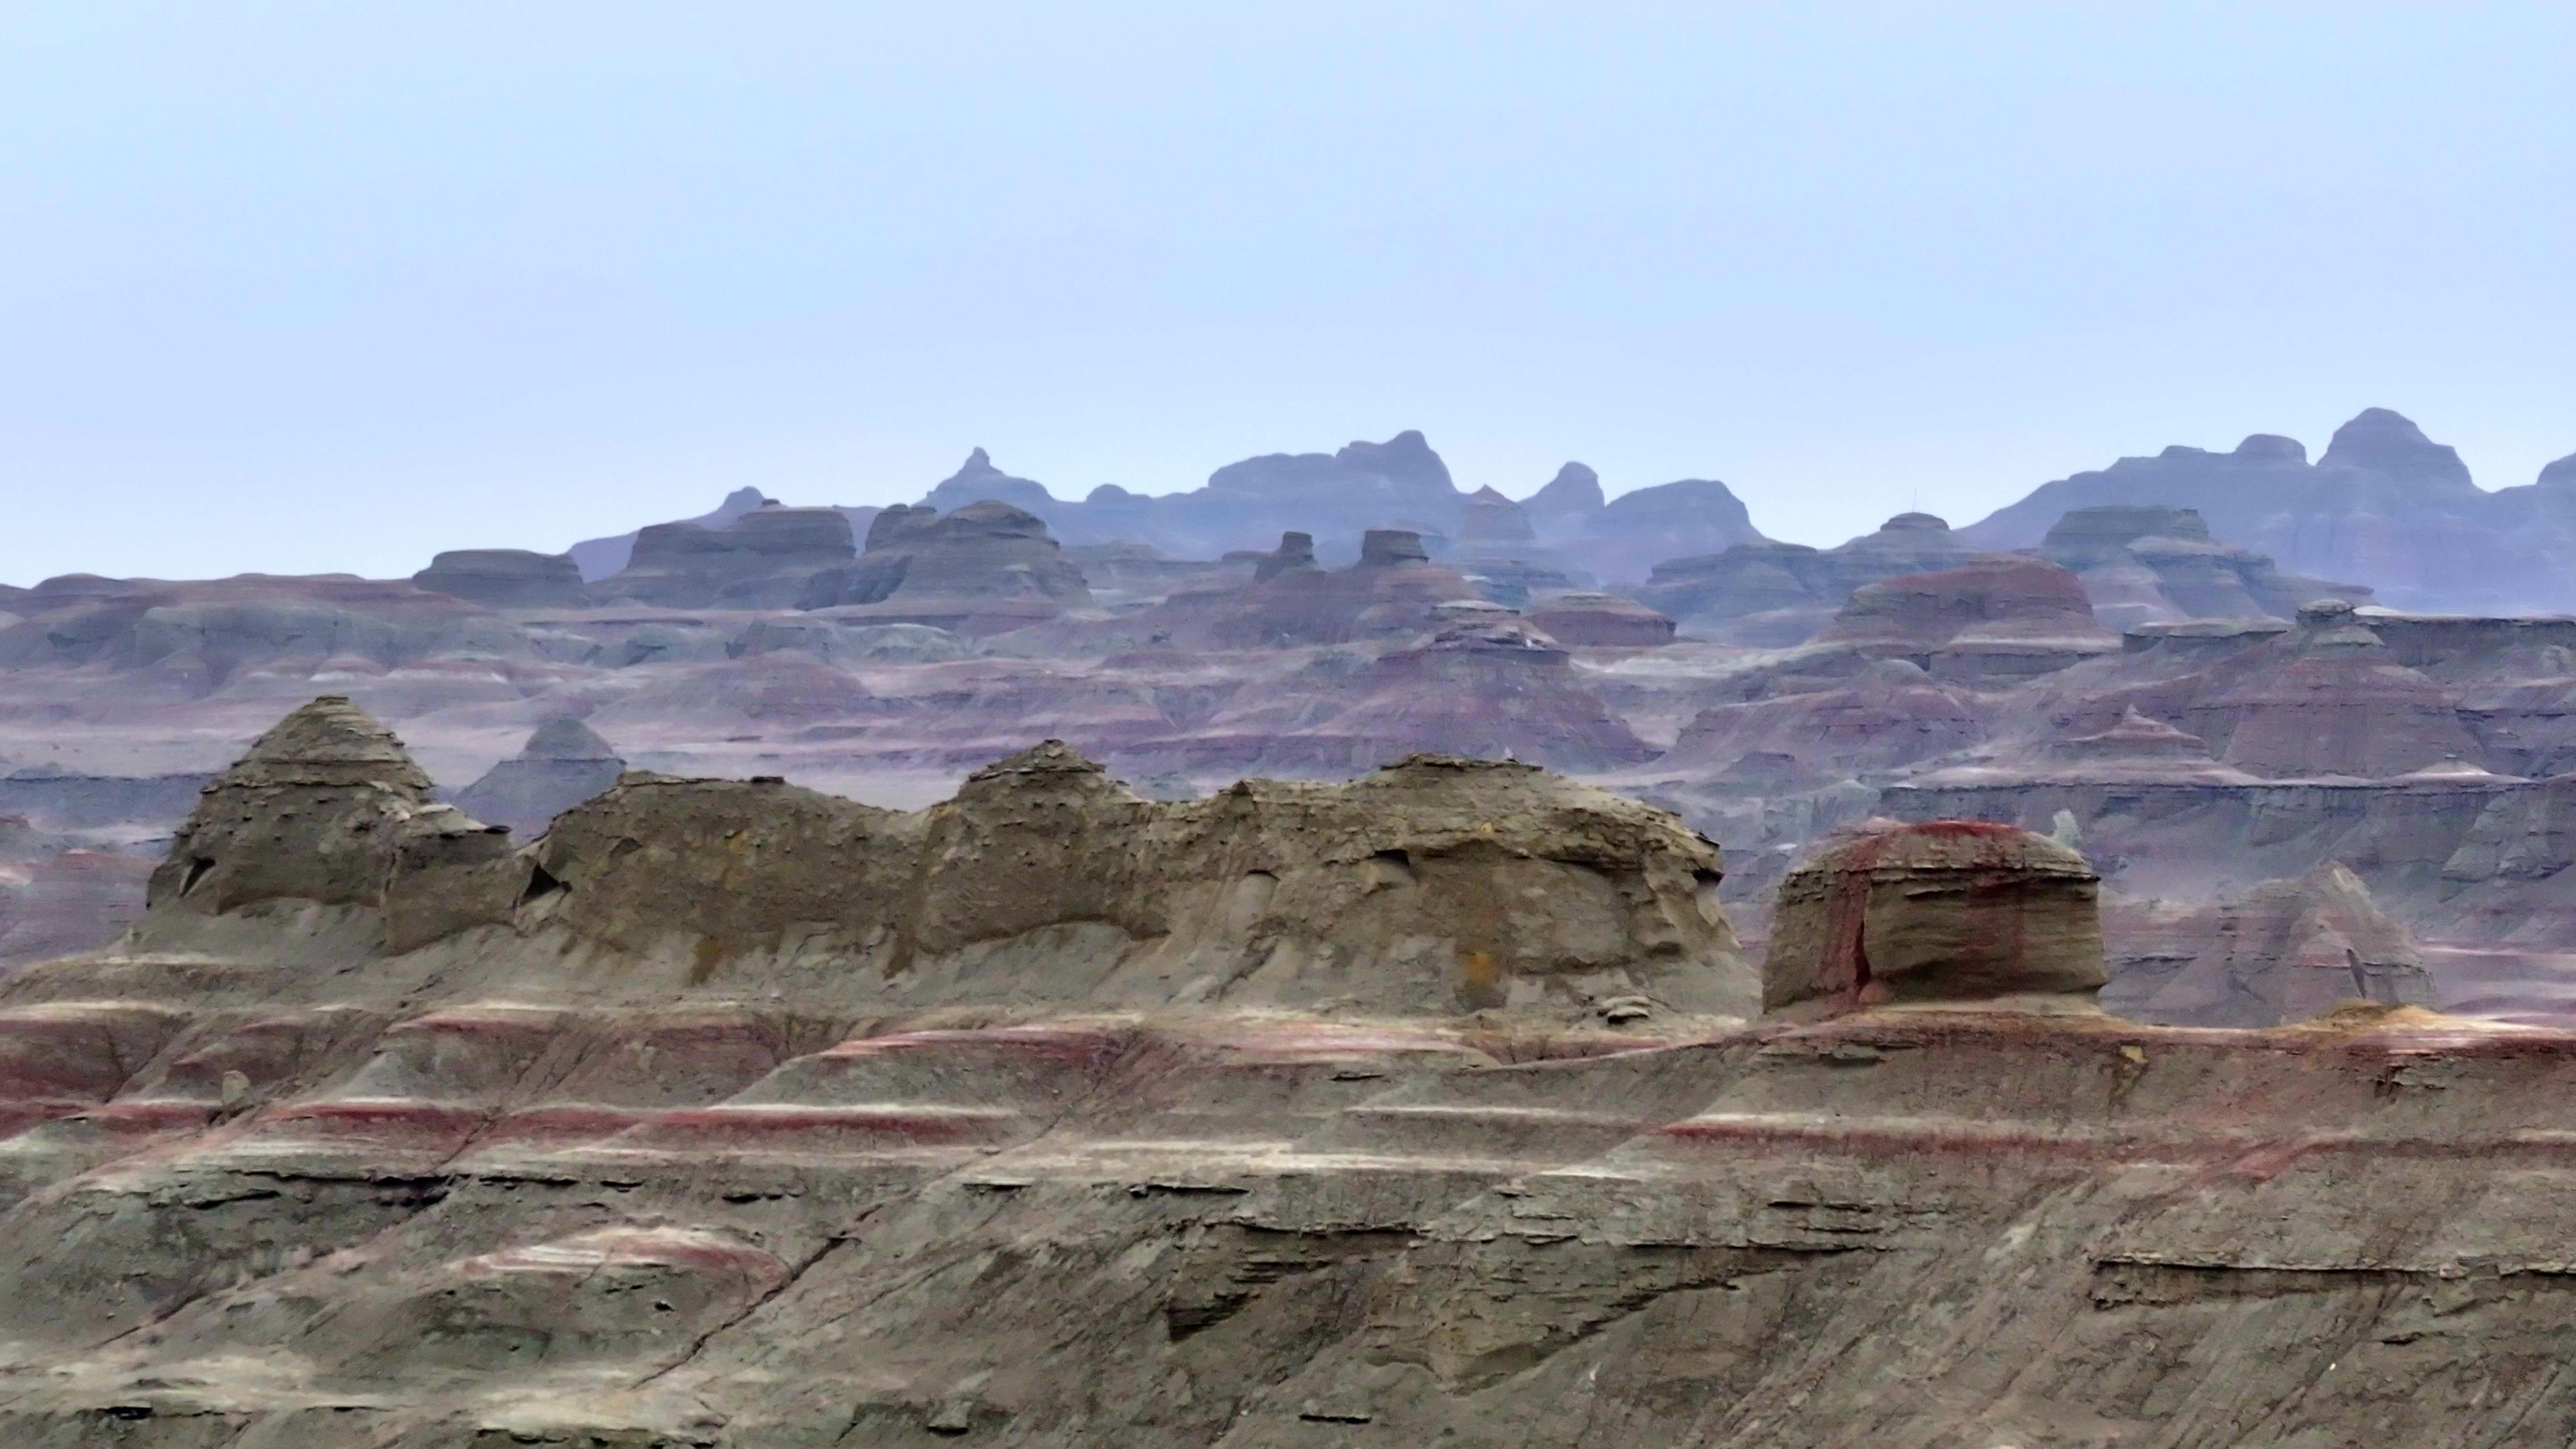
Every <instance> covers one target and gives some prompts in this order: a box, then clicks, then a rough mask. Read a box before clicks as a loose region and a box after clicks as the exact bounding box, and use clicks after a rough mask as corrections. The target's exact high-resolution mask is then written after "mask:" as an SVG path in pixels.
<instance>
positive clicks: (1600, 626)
mask: <svg viewBox="0 0 2576 1449" xmlns="http://www.w3.org/2000/svg"><path fill="white" fill-rule="evenodd" d="M1529 619H1530V622H1531V623H1532V624H1534V625H1536V626H1538V627H1539V628H1540V629H1542V630H1545V631H1546V632H1547V633H1548V634H1550V635H1552V636H1554V637H1555V639H1556V641H1557V642H1558V643H1560V644H1569V645H1572V646H1574V647H1576V648H1579V649H1580V648H1601V649H1652V648H1654V647H1655V646H1657V645H1659V644H1669V643H1671V642H1672V639H1673V630H1674V625H1673V621H1672V620H1671V619H1670V618H1668V617H1666V616H1665V615H1663V614H1659V613H1657V612H1655V611H1654V610H1652V609H1649V608H1647V607H1646V606H1645V605H1643V604H1640V603H1638V602H1637V601H1636V600H1634V599H1624V598H1621V597H1620V596H1618V595H1617V594H1602V593H1590V592H1580V591H1578V592H1575V593H1566V594H1558V595H1557V596H1555V597H1554V598H1551V599H1547V600H1545V601H1543V602H1541V603H1540V604H1539V605H1538V606H1537V607H1536V608H1534V609H1532V610H1530V615H1529Z"/></svg>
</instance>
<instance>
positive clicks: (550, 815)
mask: <svg viewBox="0 0 2576 1449" xmlns="http://www.w3.org/2000/svg"><path fill="white" fill-rule="evenodd" d="M625 772H626V762H625V761H624V760H623V759H621V758H619V757H618V754H617V751H616V750H615V749H614V748H613V747H611V746H610V744H609V743H608V741H606V740H604V739H601V738H600V737H599V732H598V731H596V730H594V729H592V728H591V727H590V726H588V725H586V724H583V723H582V722H581V721H579V720H577V719H555V720H548V721H547V722H546V723H544V724H542V725H539V726H538V727H537V731H536V733H535V734H532V735H530V736H528V743H527V746H526V747H525V748H523V749H521V750H520V751H519V753H517V754H516V755H513V756H511V757H510V758H509V759H506V760H503V761H501V762H500V763H498V764H496V765H494V766H493V767H492V768H491V769H489V770H487V771H485V772H484V773H483V775H482V777H481V778H480V779H477V780H476V781H475V782H474V783H473V784H471V785H468V786H466V787H465V789H464V790H462V791H461V792H459V793H458V794H457V797H456V808H457V809H459V810H462V811H464V812H465V813H466V814H468V815H471V816H473V817H474V818H475V819H477V820H485V821H489V822H491V823H492V824H494V825H498V826H501V827H503V828H505V829H507V830H508V831H509V832H510V833H511V834H513V835H518V836H535V835H539V834H542V833H543V832H544V831H545V828H546V823H547V822H548V821H550V820H553V819H554V818H555V817H556V816H557V815H560V814H562V813H563V812H564V811H566V810H569V809H571V808H572V807H573V806H575V805H578V804H580V803H581V802H582V801H584V800H587V799H589V798H590V797H591V796H593V795H596V794H598V793H599V792H600V791H602V790H605V789H607V788H608V787H609V786H611V785H614V784H616V783H617V779H618V777H619V776H620V775H622V774H624V773H625Z"/></svg>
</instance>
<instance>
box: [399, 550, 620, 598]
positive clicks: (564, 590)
mask: <svg viewBox="0 0 2576 1449" xmlns="http://www.w3.org/2000/svg"><path fill="white" fill-rule="evenodd" d="M411 581H412V582H413V583H414V584H417V585H418V586H420V587H421V588H424V589H427V590H429V591H430V592H432V593H438V594H453V595H455V596H456V597H458V598H460V599H470V600H472V601H473V602H475V603H478V604H483V605H487V606H489V607H491V608H495V609H551V608H569V607H572V606H573V605H576V604H579V603H581V602H582V601H583V599H584V597H585V596H584V594H583V592H582V578H581V569H580V568H579V567H578V566H576V565H575V564H574V563H573V561H572V558H571V556H570V555H567V554H559V553H532V552H530V551H529V550H527V549H522V548H461V549H451V550H449V551H447V552H445V553H442V554H440V555H438V556H437V557H436V558H433V559H431V560H430V561H429V567H427V568H425V569H422V570H421V571H420V572H419V573H416V574H413V575H412V576H411Z"/></svg>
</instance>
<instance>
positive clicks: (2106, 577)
mask: <svg viewBox="0 0 2576 1449" xmlns="http://www.w3.org/2000/svg"><path fill="white" fill-rule="evenodd" d="M2034 552H2036V553H2037V554H2038V555H2039V556H2040V557H2041V558H2044V559H2046V560H2048V561H2049V562H2050V563H2053V564H2057V565H2059V566H2061V567H2063V568H2067V569H2071V570H2073V571H2074V572H2075V576H2076V577H2077V578H2079V579H2082V580H2083V581H2084V592H2085V593H2086V594H2087V595H2088V596H2090V597H2091V599H2092V601H2093V614H2094V617H2095V618H2096V619H2097V620H2099V621H2100V622H2101V623H2102V624H2104V625H2105V626H2107V627H2109V628H2112V629H2116V630H2121V631H2126V630H2129V629H2132V628H2135V627H2137V626H2138V625H2141V624H2150V623H2163V622H2168V621H2172V620H2178V619H2255V618H2274V619H2288V618H2290V617H2292V616H2294V615H2295V614H2297V612H2298V610H2299V606H2300V605H2302V604H2305V603H2308V602H2310V601H2312V600H2318V599H2343V600H2346V601H2348V602H2356V603H2357V602H2363V601H2366V600H2368V599H2369V597H2370V590H2369V589H2367V588H2363V587H2361V586H2359V585H2355V584H2335V583H2328V582H2326V581H2324V580H2322V579H2310V578H2300V577H2297V576H2294V575H2288V574H2284V573H2282V572H2280V571H2279V570H2278V569H2275V568H2274V567H2273V566H2272V561H2271V560H2270V559H2268V558H2266V557H2264V556H2263V555H2261V554H2259V553H2254V552H2252V551H2250V550H2247V549H2240V548H2229V547H2227V546H2225V545H2224V544H2221V543H2218V542H2216V541H2215V540H2213V539H2211V537H2210V536H2209V525H2208V524H2207V523H2206V522H2204V521H2203V520H2202V519H2201V516H2200V515H2199V514H2198V513H2195V512H2193V511H2192V510H2190V509H2188V508H2167V507H2159V506H2143V505H2117V506H2109V507H2100V508H2078V509H2074V510H2071V511H2069V512H2068V513H2067V514H2066V515H2065V516H2064V517H2062V518H2060V519H2058V521H2057V522H2056V523H2055V524H2053V525H2051V526H2050V528H2049V530H2048V535H2047V537H2045V538H2043V539H2041V540H2040V543H2039V547H2038V548H2037V549H2036V550H2034Z"/></svg>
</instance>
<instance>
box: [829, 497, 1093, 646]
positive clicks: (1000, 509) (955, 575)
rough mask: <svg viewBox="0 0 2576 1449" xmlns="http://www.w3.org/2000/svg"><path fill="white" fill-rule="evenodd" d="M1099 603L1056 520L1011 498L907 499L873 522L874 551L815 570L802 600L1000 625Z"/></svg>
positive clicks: (906, 620) (943, 622) (892, 616)
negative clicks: (950, 507) (946, 502)
mask: <svg viewBox="0 0 2576 1449" xmlns="http://www.w3.org/2000/svg"><path fill="white" fill-rule="evenodd" d="M1090 603H1091V586H1090V585H1089V584H1088V583H1087V582H1085V581H1084V579H1083V574H1082V566H1081V565H1080V564H1078V563H1076V562H1075V561H1074V560H1072V559H1070V558H1068V557H1066V556H1065V552H1064V549H1063V547H1062V546H1061V545H1060V544H1058V543H1057V542H1056V539H1055V536H1054V535H1053V534H1052V533H1050V532H1048V530H1047V525H1046V520H1044V519H1042V518H1040V517H1038V516H1037V515H1036V514H1034V513H1031V512H1029V511H1028V510H1027V509H1024V508H1018V507H1015V506H1013V505H1011V504H1008V503H997V502H993V501H990V500H986V501H984V502H979V503H969V504H967V505H966V506H965V507H963V508H960V509H958V510H956V511H955V512H953V513H940V512H938V511H937V510H935V509H931V508H907V507H904V506H901V505H897V506H896V507H893V508H889V509H887V510H885V511H884V512H882V513H880V514H878V515H877V516H876V518H875V520H874V521H873V522H871V523H870V525H869V527H868V545H867V551H866V552H865V553H863V554H861V555H860V556H859V558H858V560H857V561H856V562H855V563H854V564H852V565H850V566H848V567H846V568H841V569H835V570H830V571H827V572H824V573H821V574H818V575H816V576H815V578H814V580H813V581H812V583H811V585H810V586H809V587H808V588H807V589H806V590H805V592H804V593H803V594H802V595H801V596H800V597H799V598H798V600H797V605H798V607H800V608H806V609H820V608H834V607H839V606H844V605H848V606H856V607H857V611H856V612H854V613H853V614H851V615H850V616H849V617H852V618H861V619H866V620H869V621H871V622H876V623H889V624H895V623H901V624H928V625H931V626H933V627H936V628H941V629H948V630H951V631H955V632H960V633H970V634H972V633H995V632H1000V631H1003V630H1007V629H1012V628H1017V627H1019V626H1021V625H1025V624H1031V623H1036V622H1040V621H1043V620H1047V619H1052V618H1055V617H1056V616H1057V615H1059V614H1062V613H1063V612H1064V611H1065V610H1066V609H1068V608H1078V607H1083V606H1086V605H1088V604H1090Z"/></svg>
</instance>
